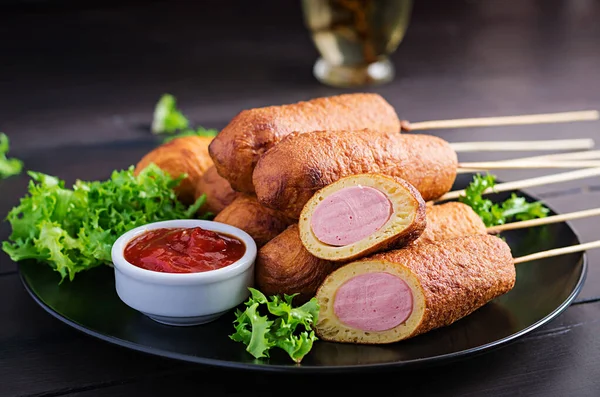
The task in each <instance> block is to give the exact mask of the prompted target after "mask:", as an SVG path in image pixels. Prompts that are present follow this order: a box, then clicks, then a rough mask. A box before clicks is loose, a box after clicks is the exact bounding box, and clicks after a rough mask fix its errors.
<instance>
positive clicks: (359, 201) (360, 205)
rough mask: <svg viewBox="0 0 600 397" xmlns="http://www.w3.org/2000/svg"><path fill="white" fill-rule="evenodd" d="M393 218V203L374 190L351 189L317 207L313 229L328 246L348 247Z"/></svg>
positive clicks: (313, 219) (318, 237)
mask: <svg viewBox="0 0 600 397" xmlns="http://www.w3.org/2000/svg"><path fill="white" fill-rule="evenodd" d="M391 215H392V203H391V202H390V200H389V199H388V198H387V196H386V195H385V194H383V193H382V192H380V191H379V190H377V189H374V188H372V187H363V186H351V187H347V188H344V189H342V190H340V191H338V192H335V193H334V194H332V195H331V196H328V197H326V198H325V199H324V200H323V201H322V202H321V203H319V205H317V207H316V208H315V210H314V212H313V214H312V217H311V221H310V226H311V228H312V231H313V233H314V235H315V237H316V238H317V239H318V240H319V241H321V242H322V243H324V244H328V245H333V246H338V247H339V246H344V245H348V244H352V243H355V242H357V241H360V240H362V239H363V238H365V237H368V236H370V235H371V234H373V233H375V232H376V231H377V230H379V229H380V228H381V227H382V226H383V225H385V223H386V222H387V221H388V220H389V219H390V216H391Z"/></svg>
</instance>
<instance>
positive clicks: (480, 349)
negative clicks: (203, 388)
mask: <svg viewBox="0 0 600 397" xmlns="http://www.w3.org/2000/svg"><path fill="white" fill-rule="evenodd" d="M517 191H518V192H520V193H521V194H523V195H524V196H525V197H527V198H528V199H532V200H538V201H542V202H543V200H541V199H540V198H538V197H536V196H535V195H532V194H530V193H527V192H524V191H522V190H517ZM544 205H545V206H546V207H547V208H549V209H550V211H551V212H552V213H554V214H558V213H557V212H556V211H555V210H554V208H552V206H550V205H548V204H547V203H545V202H544ZM564 223H565V224H567V225H568V227H569V229H570V230H571V232H572V233H573V235H574V236H575V238H576V239H577V241H578V243H579V244H581V237H580V236H579V233H578V232H577V231H576V230H575V228H573V226H572V224H571V221H565V222H564ZM579 261H581V262H582V265H581V273H580V274H579V278H578V280H577V283H576V284H575V287H574V288H573V290H572V291H571V293H570V294H569V296H568V297H567V298H566V299H565V300H564V301H563V302H562V303H561V304H560V305H559V306H557V307H556V308H555V309H554V310H553V311H551V312H550V313H549V314H548V315H546V316H545V317H543V318H541V319H540V320H538V321H537V322H535V323H533V324H531V325H529V326H528V327H526V328H524V329H522V330H520V331H518V332H515V333H514V334H511V335H508V336H506V337H504V338H501V339H498V340H495V341H492V342H490V343H487V344H484V345H481V346H477V347H473V348H470V349H467V350H461V351H458V352H452V353H446V354H442V355H438V356H433V357H425V358H418V359H413V360H408V361H397V362H391V363H390V362H386V363H370V364H344V365H323V366H312V365H311V366H302V365H301V364H297V365H293V364H291V361H290V364H289V365H283V364H269V363H268V362H251V361H248V362H243V361H230V360H220V359H215V358H207V357H199V356H190V355H186V354H182V353H174V352H169V351H167V350H162V349H156V348H154V347H149V346H144V345H140V344H137V343H134V342H130V341H127V340H123V339H120V338H116V337H113V336H109V335H104V334H102V333H100V332H97V331H95V330H91V329H89V328H86V327H85V326H83V325H81V324H79V323H77V322H75V321H73V320H70V319H68V318H66V317H64V316H62V315H61V314H60V313H58V312H56V311H55V310H53V309H52V308H50V307H49V306H48V305H46V304H45V303H44V302H43V301H42V300H41V299H40V298H39V297H38V296H37V295H36V294H35V293H34V291H33V290H32V288H31V286H30V285H29V284H28V283H27V281H26V279H25V277H24V275H23V272H22V271H21V267H20V266H19V264H18V263H17V266H18V273H19V278H20V279H21V282H22V284H23V286H24V288H25V290H26V291H27V293H28V294H29V295H30V296H31V297H32V298H33V300H34V301H35V302H36V303H37V304H38V305H39V306H41V307H42V309H44V310H45V311H46V312H47V313H49V314H50V315H52V316H53V317H54V318H56V319H57V320H59V321H61V322H62V323H64V324H66V325H68V326H70V327H72V328H74V329H76V330H78V331H79V332H83V333H84V334H86V335H90V336H92V337H95V338H96V339H100V340H102V341H104V342H107V343H110V344H113V345H117V346H120V347H125V348H127V349H131V350H134V351H137V352H141V353H144V354H149V355H153V356H158V357H163V358H168V359H171V360H176V361H182V362H188V363H195V364H201V365H206V366H211V367H215V368H227V369H235V370H246V371H256V372H271V373H330V374H331V373H356V372H367V371H376V370H379V371H381V370H408V369H415V368H419V367H423V366H426V365H430V366H433V365H439V364H443V363H445V362H448V361H452V360H460V359H467V358H470V357H474V356H477V355H480V354H483V353H485V352H488V351H491V350H494V349H497V348H500V347H503V346H506V345H508V344H510V343H511V342H514V341H515V340H517V339H519V338H520V337H522V336H524V335H526V334H528V333H530V332H532V331H534V330H535V329H537V328H539V327H541V326H543V325H545V324H547V323H549V322H551V321H552V320H554V319H555V318H556V317H558V316H559V315H560V314H562V313H563V312H564V311H565V310H566V309H567V308H568V307H569V306H570V305H571V304H572V303H573V301H574V300H575V299H576V298H577V296H578V295H579V293H580V292H581V289H582V288H583V285H584V284H585V280H586V278H587V273H588V255H587V252H586V251H584V252H582V253H581V257H580V260H579ZM579 261H578V262H579ZM328 343H333V342H328Z"/></svg>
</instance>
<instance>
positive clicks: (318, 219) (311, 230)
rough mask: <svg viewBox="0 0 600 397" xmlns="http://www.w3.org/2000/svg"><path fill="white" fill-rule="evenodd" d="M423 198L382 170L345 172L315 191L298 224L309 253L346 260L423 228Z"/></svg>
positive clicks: (407, 240)
mask: <svg viewBox="0 0 600 397" xmlns="http://www.w3.org/2000/svg"><path fill="white" fill-rule="evenodd" d="M425 225H426V221H425V201H423V198H422V197H421V194H420V193H419V192H418V191H417V189H415V188H414V186H412V185H411V184H409V183H408V182H406V181H405V180H403V179H400V178H394V177H391V176H387V175H383V174H358V175H350V176H347V177H344V178H341V179H340V180H338V181H336V182H333V183H332V184H330V185H327V186H326V187H324V188H323V189H321V190H319V191H317V192H316V193H315V194H314V195H313V196H312V197H311V199H310V200H309V201H308V202H307V203H306V205H305V206H304V209H303V210H302V213H301V214H300V220H299V221H298V227H299V228H300V238H301V240H302V243H303V244H304V246H305V247H306V249H307V250H308V252H310V253H311V254H312V255H314V256H316V257H317V258H320V259H327V260H331V261H348V260H351V259H356V258H360V257H363V256H366V255H368V254H372V253H375V252H380V251H384V250H387V249H389V248H391V247H401V246H404V245H406V244H408V243H411V242H413V241H414V240H416V239H417V238H419V236H420V235H421V233H423V230H425Z"/></svg>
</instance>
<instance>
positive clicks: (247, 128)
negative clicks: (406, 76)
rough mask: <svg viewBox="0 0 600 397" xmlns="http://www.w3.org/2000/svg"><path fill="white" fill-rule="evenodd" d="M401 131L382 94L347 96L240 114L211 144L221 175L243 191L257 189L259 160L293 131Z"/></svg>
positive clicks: (259, 109) (250, 191)
mask: <svg viewBox="0 0 600 397" xmlns="http://www.w3.org/2000/svg"><path fill="white" fill-rule="evenodd" d="M363 128H371V129H373V130H376V131H382V132H391V133H396V134H397V133H399V132H400V120H399V119H398V116H397V114H396V111H395V110H394V108H393V107H392V106H391V105H390V104H389V103H388V102H387V101H386V100H385V99H383V98H382V97H381V96H380V95H378V94H369V93H364V94H363V93H358V94H343V95H338V96H332V97H325V98H316V99H312V100H310V101H305V102H298V103H294V104H289V105H281V106H269V107H263V108H256V109H249V110H244V111H242V112H240V113H239V114H238V115H237V116H235V117H234V118H233V120H231V122H230V123H229V124H228V125H227V126H226V127H225V128H224V129H223V130H221V132H220V133H219V134H218V135H217V137H216V138H215V139H214V140H213V141H212V143H211V144H210V147H209V152H210V155H211V157H212V159H213V161H214V163H215V166H216V167H217V170H218V172H219V174H220V175H221V176H223V177H224V178H225V179H227V180H228V181H229V183H230V184H231V187H232V188H233V189H235V190H237V191H241V192H247V193H252V192H254V187H253V185H252V171H253V169H254V166H255V165H256V162H257V160H258V158H259V157H260V156H261V155H262V154H263V153H264V152H265V151H266V150H267V149H269V148H270V147H272V146H273V145H275V144H277V143H278V142H279V141H280V140H281V139H282V138H283V137H285V136H286V135H288V134H290V133H292V132H299V133H304V132H311V131H316V130H324V129H331V130H361V129H363Z"/></svg>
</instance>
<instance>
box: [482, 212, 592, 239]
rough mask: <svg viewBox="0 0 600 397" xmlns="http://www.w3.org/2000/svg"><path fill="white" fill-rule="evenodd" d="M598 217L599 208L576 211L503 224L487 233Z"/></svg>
mask: <svg viewBox="0 0 600 397" xmlns="http://www.w3.org/2000/svg"><path fill="white" fill-rule="evenodd" d="M598 215H600V208H594V209H591V210H583V211H576V212H570V213H568V214H559V215H552V216H547V217H545V218H536V219H530V220H527V221H520V222H511V223H505V224H504V225H498V226H491V227H488V228H487V231H488V233H490V234H494V233H499V232H503V231H505V230H514V229H525V228H528V227H536V226H543V225H550V224H552V223H559V222H565V221H570V220H573V219H581V218H589V217H592V216H598Z"/></svg>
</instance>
